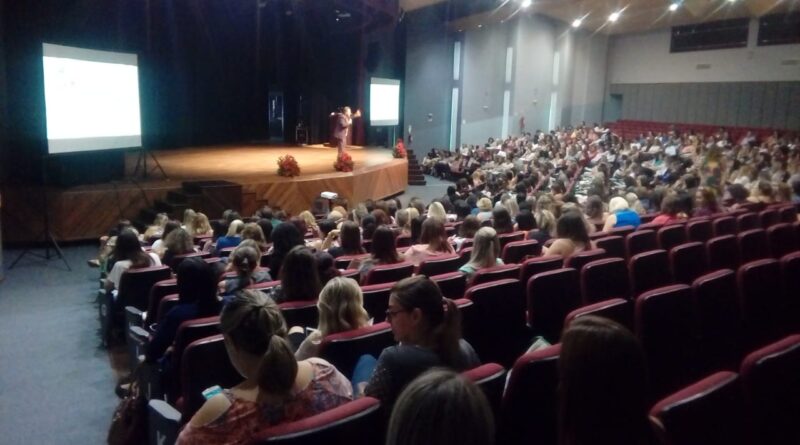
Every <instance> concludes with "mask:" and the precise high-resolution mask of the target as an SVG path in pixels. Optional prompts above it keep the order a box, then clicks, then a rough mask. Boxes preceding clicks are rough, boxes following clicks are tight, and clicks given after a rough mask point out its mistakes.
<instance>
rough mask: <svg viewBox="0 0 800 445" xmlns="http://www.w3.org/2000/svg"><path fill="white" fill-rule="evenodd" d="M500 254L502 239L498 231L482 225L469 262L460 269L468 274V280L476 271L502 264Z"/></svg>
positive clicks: (476, 235) (476, 236)
mask: <svg viewBox="0 0 800 445" xmlns="http://www.w3.org/2000/svg"><path fill="white" fill-rule="evenodd" d="M499 256H500V239H499V238H498V237H497V231H495V230H494V229H493V228H491V227H481V228H480V229H479V230H478V232H477V233H476V234H475V243H474V245H473V247H472V254H471V255H470V258H469V262H467V264H465V265H463V266H461V268H459V269H458V270H459V272H461V273H463V274H465V275H466V276H467V280H470V279H472V276H473V275H475V272H477V271H479V270H481V269H486V268H489V267H494V266H502V265H503V260H501V259H500V258H498V257H499Z"/></svg>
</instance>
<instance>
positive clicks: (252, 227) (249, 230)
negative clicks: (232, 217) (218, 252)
mask: <svg viewBox="0 0 800 445" xmlns="http://www.w3.org/2000/svg"><path fill="white" fill-rule="evenodd" d="M244 240H253V241H255V243H256V244H257V245H258V250H260V251H261V253H264V252H266V251H267V250H269V245H268V244H267V240H266V237H265V236H264V231H263V230H261V226H259V225H258V223H247V224H245V225H244V228H243V229H242V241H243V242H244Z"/></svg>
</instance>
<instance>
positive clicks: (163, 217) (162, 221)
mask: <svg viewBox="0 0 800 445" xmlns="http://www.w3.org/2000/svg"><path fill="white" fill-rule="evenodd" d="M167 221H169V216H167V214H166V213H159V214H157V215H156V217H155V218H154V219H153V224H151V225H149V226H148V227H147V229H146V230H145V231H144V234H143V235H142V237H143V238H144V240H145V241H148V240H149V239H151V238H161V236H162V235H163V234H164V226H165V225H166V224H167Z"/></svg>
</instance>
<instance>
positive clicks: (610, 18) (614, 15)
mask: <svg viewBox="0 0 800 445" xmlns="http://www.w3.org/2000/svg"><path fill="white" fill-rule="evenodd" d="M619 14H620V13H619V11H615V12H612V13H611V15H609V16H608V21H609V22H616V21H617V20H619Z"/></svg>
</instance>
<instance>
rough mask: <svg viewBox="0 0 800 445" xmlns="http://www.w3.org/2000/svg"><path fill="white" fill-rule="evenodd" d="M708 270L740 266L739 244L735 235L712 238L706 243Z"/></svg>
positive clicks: (734, 268)
mask: <svg viewBox="0 0 800 445" xmlns="http://www.w3.org/2000/svg"><path fill="white" fill-rule="evenodd" d="M706 259H707V260H708V270H718V269H733V270H736V269H738V268H739V245H738V243H737V242H736V237H735V236H733V235H722V236H716V237H714V238H711V239H710V240H708V242H707V243H706Z"/></svg>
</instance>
